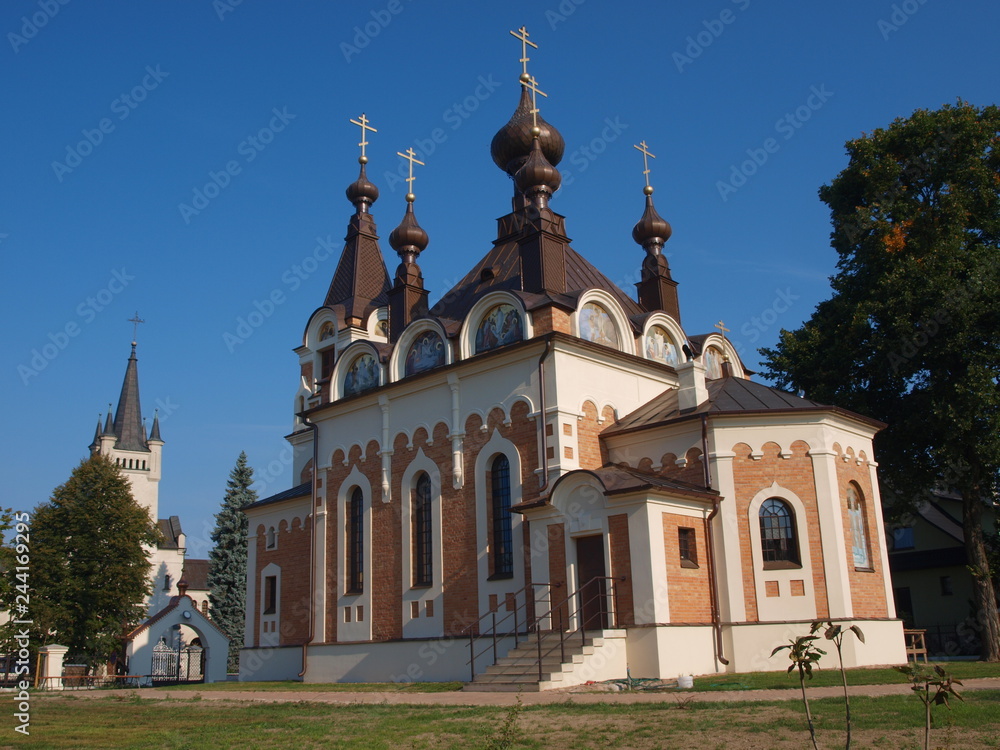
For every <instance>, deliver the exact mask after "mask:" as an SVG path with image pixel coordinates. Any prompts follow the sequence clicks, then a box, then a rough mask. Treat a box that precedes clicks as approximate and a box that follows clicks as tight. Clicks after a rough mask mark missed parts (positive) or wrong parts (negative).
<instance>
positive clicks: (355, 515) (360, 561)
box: [347, 487, 365, 594]
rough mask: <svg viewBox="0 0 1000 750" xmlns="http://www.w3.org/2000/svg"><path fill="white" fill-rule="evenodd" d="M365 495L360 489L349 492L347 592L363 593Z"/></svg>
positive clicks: (356, 488)
mask: <svg viewBox="0 0 1000 750" xmlns="http://www.w3.org/2000/svg"><path fill="white" fill-rule="evenodd" d="M364 503H365V495H364V493H363V492H362V491H361V488H360V487H355V488H354V491H353V492H351V499H350V502H349V504H348V509H347V592H348V593H349V594H360V593H361V592H362V591H364V518H365V508H364Z"/></svg>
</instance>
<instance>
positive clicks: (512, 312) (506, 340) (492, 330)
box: [476, 305, 524, 354]
mask: <svg viewBox="0 0 1000 750" xmlns="http://www.w3.org/2000/svg"><path fill="white" fill-rule="evenodd" d="M522 338H524V332H523V331H522V330H521V315H520V313H519V312H518V311H517V308H515V307H514V306H513V305H497V306H496V307H494V308H492V309H491V310H490V311H489V312H488V313H486V315H485V316H484V317H483V320H482V322H481V323H480V324H479V330H478V331H476V354H479V353H480V352H488V351H489V350H490V349H496V348H497V347H498V346H506V345H507V344H513V343H514V342H515V341H520V340H521V339H522Z"/></svg>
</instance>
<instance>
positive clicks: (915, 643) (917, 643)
mask: <svg viewBox="0 0 1000 750" xmlns="http://www.w3.org/2000/svg"><path fill="white" fill-rule="evenodd" d="M926 633H927V631H926V630H921V629H913V630H903V638H904V640H905V642H906V660H907V661H909V660H910V657H911V656H912V657H913V663H914V664H916V662H917V659H918V658H919V657H920V656H923V657H924V664H926V663H927V642H926V641H925V640H924V635H925V634H926Z"/></svg>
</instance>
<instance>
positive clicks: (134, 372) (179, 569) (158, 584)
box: [89, 315, 206, 614]
mask: <svg viewBox="0 0 1000 750" xmlns="http://www.w3.org/2000/svg"><path fill="white" fill-rule="evenodd" d="M133 322H137V323H139V322H142V321H141V320H139V318H138V315H137V316H136V318H134V319H133ZM101 422H102V419H101V417H98V420H97V425H98V427H97V430H96V431H95V433H94V439H93V441H92V442H91V444H90V446H89V449H90V452H91V454H99V455H102V456H107V457H108V458H110V459H111V460H112V461H114V462H115V464H116V465H117V466H118V467H119V468H120V469H121V471H122V473H123V474H124V475H125V476H126V477H128V480H129V484H130V485H131V487H132V497H133V498H134V499H135V501H136V502H137V503H138V504H139V505H141V506H142V507H143V508H145V509H146V510H147V511H148V512H149V515H150V518H152V519H153V520H154V521H155V522H156V524H157V527H158V528H159V530H160V534H161V536H162V538H161V541H160V543H159V544H158V545H157V547H155V548H149V549H148V550H147V552H148V554H149V558H150V561H151V562H152V563H153V567H152V570H151V571H150V576H151V588H152V593H151V594H150V596H149V598H148V599H147V602H146V610H147V612H148V613H150V614H152V613H154V612H156V611H158V610H159V609H160V608H161V607H163V606H164V605H165V604H167V602H169V600H170V597H171V596H174V595H175V594H176V593H177V584H178V582H179V581H180V580H181V578H182V577H183V576H184V563H185V559H184V558H185V553H186V545H187V542H186V538H185V535H184V532H183V530H182V528H181V522H180V518H179V517H178V516H170V517H168V518H160V516H159V510H160V478H161V476H162V458H163V445H164V441H163V438H162V437H161V436H160V417H159V414H158V413H157V412H154V413H153V423H152V425H151V426H150V427H149V429H148V431H147V428H146V422H145V420H144V419H143V416H142V407H141V406H140V403H139V360H138V358H137V357H136V342H135V340H133V341H132V352H131V354H130V355H129V358H128V363H127V364H126V366H125V378H124V380H123V381H122V388H121V393H120V394H119V396H118V406H117V408H115V409H114V411H113V412H112V408H111V404H108V413H107V415H106V417H104V420H103V423H104V424H103V427H102V426H101ZM191 562H194V561H191ZM194 594H195V595H196V596H197V595H201V596H202V598H203V599H204V598H206V596H205V595H206V592H204V591H200V590H198V591H195V592H194Z"/></svg>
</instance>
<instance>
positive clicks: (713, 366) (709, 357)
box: [703, 346, 722, 380]
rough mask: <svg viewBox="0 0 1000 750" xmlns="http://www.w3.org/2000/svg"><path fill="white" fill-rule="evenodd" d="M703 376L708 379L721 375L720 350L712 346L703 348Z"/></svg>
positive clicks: (714, 378) (715, 378)
mask: <svg viewBox="0 0 1000 750" xmlns="http://www.w3.org/2000/svg"><path fill="white" fill-rule="evenodd" d="M703 359H704V362H705V377H706V378H708V379H709V380H718V379H719V378H721V377H722V352H721V351H719V350H718V349H716V348H715V347H714V346H710V347H708V348H707V349H706V350H705V356H704V358H703Z"/></svg>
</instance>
